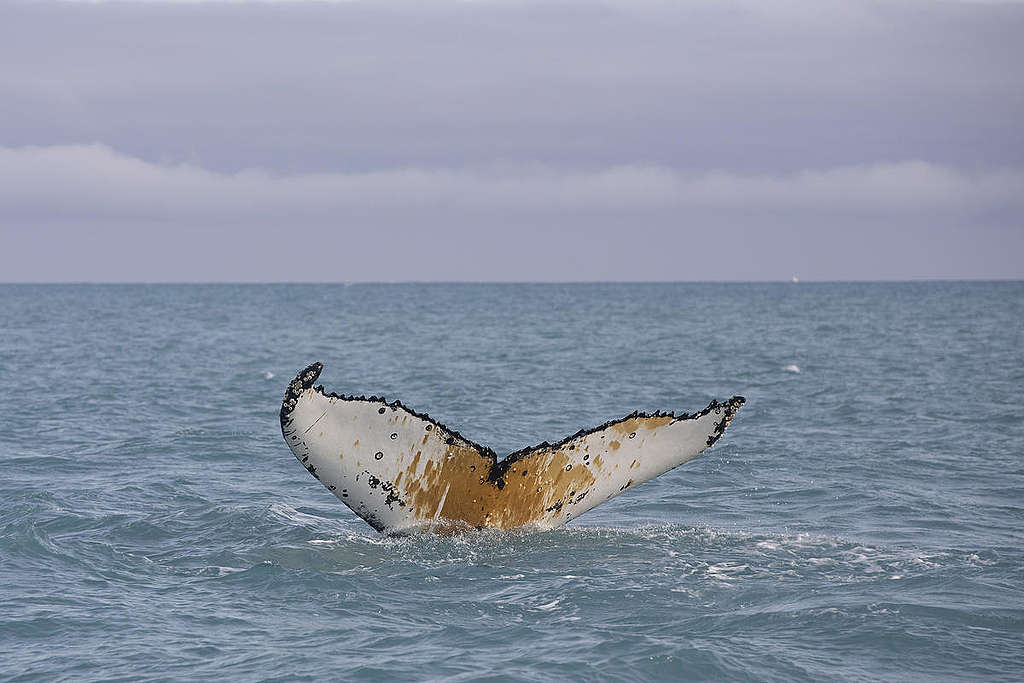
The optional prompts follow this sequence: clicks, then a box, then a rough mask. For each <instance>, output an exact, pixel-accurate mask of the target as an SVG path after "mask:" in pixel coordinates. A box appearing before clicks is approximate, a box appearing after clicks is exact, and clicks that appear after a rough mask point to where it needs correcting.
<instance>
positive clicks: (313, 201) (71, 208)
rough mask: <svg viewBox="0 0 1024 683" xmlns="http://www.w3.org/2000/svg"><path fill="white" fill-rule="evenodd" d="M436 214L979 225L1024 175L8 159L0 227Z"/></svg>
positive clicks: (1021, 197)
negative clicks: (283, 171) (863, 219)
mask: <svg viewBox="0 0 1024 683" xmlns="http://www.w3.org/2000/svg"><path fill="white" fill-rule="evenodd" d="M424 210H431V211H434V212H435V213H437V214H443V215H446V216H450V215H453V214H460V213H462V214H465V213H471V214H481V213H482V214H483V215H485V216H487V215H489V214H494V213H497V212H500V213H502V214H505V215H513V214H520V215H536V214H551V215H567V214H592V213H595V212H609V211H611V212H628V213H630V214H633V215H636V216H637V217H643V216H651V215H654V216H657V215H660V214H662V213H664V212H666V211H670V212H676V213H677V215H682V216H686V215H687V214H689V213H702V212H708V211H711V212H714V213H715V214H718V215H726V214H730V215H735V214H739V215H747V216H751V215H754V216H756V215H758V214H762V213H763V212H766V211H770V212H784V213H787V214H790V215H792V216H793V217H794V218H796V217H799V215H801V214H819V215H820V214H827V215H830V216H834V217H837V216H844V215H851V214H852V215H866V216H874V217H880V216H881V217H885V216H892V217H894V218H899V217H901V216H909V217H911V218H914V219H917V218H920V217H922V216H931V217H932V219H933V220H934V218H935V217H937V216H938V217H944V218H946V219H948V218H949V217H950V216H951V215H955V216H957V217H964V216H967V217H972V216H973V217H975V218H977V214H979V213H982V214H984V213H988V212H992V211H996V212H1004V213H1008V214H1010V215H1013V214H1015V213H1016V212H1024V172H1022V171H989V172H980V173H964V172H961V171H957V170H956V169H952V168H948V167H943V166H938V165H934V164H927V163H924V162H905V163H883V164H875V165H870V166H850V167H842V168H835V169H827V170H822V171H817V170H811V171H802V172H799V173H792V174H784V175H750V174H747V175H742V174H735V173H727V172H722V171H714V172H706V173H700V174H695V173H684V172H680V171H676V170H672V169H669V168H665V167H657V166H619V167H611V168H606V169H594V170H583V171H579V170H576V171H566V170H561V169H552V168H549V167H543V166H525V167H523V166H520V167H491V168H481V169H455V170H452V169H416V168H408V169H397V170H388V171H370V172H363V173H314V174H304V175H274V174H270V173H267V172H266V171H261V170H247V171H241V172H237V173H222V172H216V171H210V170H208V169H203V168H198V167H196V166H192V165H187V164H181V165H176V166H162V165H158V164H153V163H149V162H145V161H142V160H139V159H135V158H131V157H127V156H124V155H120V154H117V153H115V152H114V151H113V150H111V149H109V148H107V147H103V146H99V145H91V146H57V147H28V148H20V149H4V148H0V219H6V220H9V221H18V220H21V221H26V220H41V221H52V220H55V219H59V218H65V217H81V218H87V219H105V220H109V221H129V222H130V221H135V220H139V219H150V220H169V221H182V222H185V221H194V220H210V221H218V222H224V221H228V222H234V221H242V222H245V223H247V224H253V223H254V222H255V223H271V224H272V223H275V222H279V221H281V220H282V219H285V218H287V219H289V220H296V219H301V220H303V221H310V222H318V223H325V222H326V223H332V222H335V221H337V220H338V219H339V218H343V217H344V216H345V215H346V212H351V211H355V212H373V214H374V215H375V216H377V217H379V218H380V219H381V220H394V219H395V217H402V216H406V217H409V216H420V215H422V214H421V213H420V212H422V211H424Z"/></svg>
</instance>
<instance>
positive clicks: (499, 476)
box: [280, 362, 747, 483]
mask: <svg viewBox="0 0 1024 683" xmlns="http://www.w3.org/2000/svg"><path fill="white" fill-rule="evenodd" d="M323 369H324V365H323V363H320V362H316V363H313V364H311V365H308V366H306V368H305V369H303V370H302V371H301V372H299V374H298V375H296V376H295V379H293V380H292V381H291V383H290V384H289V385H288V388H287V389H286V390H285V393H284V399H283V400H282V401H281V415H280V417H281V427H282V429H283V428H284V427H285V422H286V421H287V420H288V416H289V415H291V412H292V410H294V408H295V404H296V402H297V401H298V399H299V396H300V395H301V394H302V392H304V391H306V390H308V389H309V388H310V387H313V384H314V383H315V382H316V380H317V379H318V378H319V377H320V373H321V372H323ZM313 390H314V391H316V392H318V393H319V394H320V395H321V396H324V397H326V398H335V399H338V400H341V401H363V402H367V403H380V404H381V405H384V406H388V407H391V408H401V409H402V410H404V411H405V412H407V413H409V414H410V415H412V416H414V417H418V418H420V419H421V420H426V421H427V422H429V423H430V424H432V425H434V426H435V427H437V428H438V429H441V430H444V432H445V433H446V434H448V435H449V436H450V437H452V438H453V439H459V440H460V441H462V442H463V443H464V444H465V445H467V446H470V447H472V448H474V449H476V451H477V452H478V453H479V454H480V456H481V457H482V458H485V459H489V460H490V461H491V462H490V473H489V475H488V479H490V480H491V481H492V482H495V483H498V482H502V483H504V475H505V473H506V472H507V471H508V468H509V467H510V466H512V465H513V464H515V463H516V462H518V461H519V460H522V459H523V458H526V457H528V456H529V455H531V454H532V453H534V452H535V451H539V450H543V449H545V448H561V447H562V446H564V445H565V444H567V443H569V442H570V441H572V440H574V439H579V438H580V437H584V436H587V435H589V434H593V433H594V432H599V431H601V430H603V429H607V428H608V427H611V426H613V425H616V424H619V423H620V422H625V421H626V420H633V419H636V418H648V417H671V418H672V424H674V423H676V422H681V421H683V420H698V419H700V418H702V417H704V416H705V415H707V414H708V413H711V412H712V411H715V410H718V411H724V413H725V414H724V415H723V417H722V420H721V421H720V422H718V424H716V425H715V431H714V433H713V434H712V435H711V436H709V437H708V441H707V446H706V447H708V448H710V447H711V446H713V445H714V444H715V442H716V441H718V440H719V439H720V438H722V434H724V433H725V430H726V429H727V428H728V427H729V423H730V422H732V418H733V416H735V415H736V411H737V410H739V409H740V406H742V405H743V404H744V403H746V402H747V399H746V398H744V397H743V396H733V397H732V398H730V399H729V400H727V401H721V402H720V401H717V400H714V401H711V403H709V404H708V406H707V407H706V408H704V410H702V411H700V412H699V413H693V414H692V415H691V414H689V413H682V414H680V415H676V414H675V413H674V412H663V411H655V412H653V413H644V412H640V411H638V410H637V411H633V412H632V413H630V414H629V415H626V416H625V417H621V418H619V419H616V420H609V421H608V422H605V423H604V424H600V425H598V426H596V427H590V428H588V429H581V430H579V431H578V432H576V433H575V434H572V435H571V436H567V437H565V438H564V439H562V440H561V441H557V442H555V443H548V442H547V441H542V442H540V443H539V444H537V445H536V446H530V447H529V448H522V449H520V450H518V451H514V452H512V453H509V454H508V455H507V456H505V457H504V458H503V459H502V460H500V461H499V460H498V455H497V453H495V452H494V451H493V450H492V449H491V448H489V447H487V446H484V445H481V444H478V443H477V442H475V441H473V440H472V439H468V438H466V437H465V436H463V435H462V434H460V433H459V432H457V431H456V430H454V429H450V428H449V427H446V426H445V425H444V424H442V423H440V422H438V421H437V420H435V419H434V418H432V417H430V415H427V414H426V413H420V412H417V411H415V410H413V409H412V408H410V407H408V406H406V405H405V404H403V403H402V402H401V401H398V400H395V401H392V402H391V403H388V401H387V399H386V398H384V397H383V396H370V397H366V396H346V395H344V394H335V393H334V392H326V391H324V388H323V385H320V386H316V387H313Z"/></svg>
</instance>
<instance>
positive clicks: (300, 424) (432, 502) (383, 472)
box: [281, 363, 745, 532]
mask: <svg viewBox="0 0 1024 683" xmlns="http://www.w3.org/2000/svg"><path fill="white" fill-rule="evenodd" d="M322 370H323V365H322V364H320V363H313V364H312V365H310V366H309V367H307V368H306V369H305V370H303V371H302V372H300V373H299V374H298V376H296V378H295V379H294V380H292V382H291V383H290V384H289V385H288V389H287V391H286V392H285V395H284V401H283V403H282V405H281V432H282V434H283V435H284V440H285V442H286V443H287V444H288V446H289V447H290V448H291V449H292V453H294V454H295V457H296V458H298V459H299V462H301V463H302V465H303V467H305V468H306V470H307V471H308V472H309V473H310V474H312V475H313V476H314V477H316V478H317V479H318V480H319V481H320V482H321V483H322V484H323V485H324V486H326V487H327V488H328V490H330V491H331V492H332V493H333V494H334V495H335V496H337V497H338V498H339V499H340V500H341V502H343V503H345V504H346V505H348V506H349V507H350V508H351V509H352V511H353V512H355V513H356V514H357V515H359V516H360V517H362V518H363V519H364V520H366V521H367V522H368V523H369V524H370V525H371V526H372V527H373V528H375V529H377V530H378V531H385V532H416V531H429V530H433V531H441V530H457V529H460V528H484V527H489V528H495V529H511V528H516V527H533V528H536V529H551V528H554V527H557V526H561V525H562V524H565V523H566V522H568V521H569V520H571V519H573V518H575V517H578V516H579V515H581V514H583V513H584V512H586V511H587V510H589V509H590V508H592V507H594V506H595V505H598V504H600V503H603V502H604V501H606V500H608V499H610V498H614V497H615V496H617V495H619V494H620V493H622V492H623V491H625V490H627V489H629V488H631V487H633V486H636V485H637V484H641V483H643V482H645V481H647V480H648V479H651V478H653V477H656V476H658V475H659V474H662V473H664V472H667V471H668V470H670V469H672V468H674V467H677V466H679V465H681V464H683V463H684V462H687V461H689V460H692V459H693V458H695V457H697V455H699V454H700V453H701V452H702V451H704V450H705V449H707V448H709V447H710V446H712V445H713V444H714V443H715V442H716V441H717V440H718V439H719V438H720V437H721V436H722V434H723V433H724V432H725V430H726V428H727V427H728V426H729V424H730V423H731V422H732V419H733V417H734V416H735V415H736V411H737V410H739V407H740V406H742V405H743V403H744V401H745V400H744V398H743V397H742V396H733V397H732V398H730V399H729V400H727V401H725V402H721V403H720V402H718V401H712V402H711V403H710V404H709V405H708V407H707V408H705V409H704V410H702V411H700V412H699V413H696V414H694V415H686V414H683V415H678V416H677V415H674V414H672V413H654V414H644V413H633V414H632V415H627V416H626V417H624V418H622V419H619V420H613V421H611V422H608V423H605V424H603V425H601V426H600V427H596V428H594V429H588V430H582V431H580V432H577V433H576V434H574V435H572V436H570V437H568V438H566V439H564V440H562V441H560V442H558V443H556V444H549V443H547V442H544V443H541V444H540V445H538V446H534V447H533V448H527V449H524V450H522V451H518V452H516V453H512V454H511V455H509V456H507V457H506V458H504V459H502V460H498V458H497V456H496V455H495V453H494V451H492V450H491V449H490V448H487V447H486V446H481V445H479V444H476V443H474V442H472V441H470V440H469V439H467V438H465V437H464V436H462V435H461V434H459V433H458V432H456V431H454V430H451V429H448V428H447V427H445V426H444V425H443V424H440V423H439V422H436V421H435V420H432V419H431V418H430V417H429V416H428V415H425V414H422V413H417V412H415V411H413V410H410V409H409V408H407V407H405V406H404V405H402V404H401V403H400V402H398V401H393V402H391V403H388V402H387V401H385V400H384V398H383V397H380V398H378V397H376V396H370V397H369V398H366V397H362V396H358V397H356V396H339V395H337V394H333V393H325V392H324V389H323V387H322V386H314V383H315V382H316V380H317V378H318V377H319V376H320V373H321V371H322Z"/></svg>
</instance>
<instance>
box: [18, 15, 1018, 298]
mask: <svg viewBox="0 0 1024 683" xmlns="http://www.w3.org/2000/svg"><path fill="white" fill-rule="evenodd" d="M1021 35H1024V7H1022V6H1020V5H1018V4H1004V3H945V2H937V1H930V0H920V1H915V0H909V1H907V2H862V1H857V0H855V1H853V2H841V3H838V2H837V3H833V2H829V1H828V0H825V1H823V2H793V1H787V2H774V3H772V2H758V3H755V2H745V1H739V2H729V3H725V2H710V1H708V2H700V1H698V2H680V3H667V2H664V3H662V2H642V1H641V2H631V3H626V2H611V3H578V2H563V3H527V2H473V3H468V2H456V1H454V0H452V1H447V0H445V1H438V2H431V3H415V4H412V3H403V2H350V3H293V2H288V3H269V4H263V3H221V2H207V3H202V2H199V3H159V2H155V3H154V2H145V3H138V2H134V3H133V2H111V3H61V2H37V3H19V2H13V3H6V4H3V5H0V105H2V108H0V281H2V280H67V279H71V280H79V279H84V280H134V279H143V280H166V279H170V280H192V279H198V280H311V279H329V280H365V279H371V280H408V279H414V280H418V279H425V280H451V279H503V280H508V279H517V280H536V279H554V280H575V279H615V280H635V279H640V280H645V279H682V280H691V279H777V278H788V277H789V275H791V274H793V273H799V274H800V275H801V276H802V277H804V278H817V279H850V278H858V279H874V278H915V277H1024V248H1022V247H1024V238H1022V235H1024V199H1022V198H1024V125H1022V124H1021V121H1024V74H1022V70H1021V68H1020V64H1022V63H1024V44H1022V43H1024V41H1021V40H1020V36H1021ZM385 235H386V236H387V237H386V238H385V237H383V236H385ZM723 235H728V236H729V237H728V238H727V239H725V244H727V245H728V249H727V250H722V249H721V247H722V246H723ZM636 239H642V240H645V241H648V242H651V243H655V244H658V245H660V246H659V247H658V248H657V249H656V250H654V251H651V250H650V249H647V250H645V251H646V256H640V255H639V254H638V253H634V252H630V251H629V250H623V248H622V244H623V243H624V241H627V242H628V241H630V240H636ZM282 240H283V244H282ZM197 242H199V243H201V244H202V249H200V250H196V249H194V248H189V245H192V246H194V245H195V244H196V243H197ZM299 245H301V246H302V248H304V249H310V248H312V249H314V250H316V251H317V252H318V253H316V254H315V255H313V256H311V257H310V258H311V259H312V261H311V262H310V263H309V265H310V266H315V268H311V269H310V270H309V271H308V272H297V271H296V269H294V268H293V267H290V266H291V264H290V261H291V259H290V257H289V256H288V249H289V247H292V246H295V247H296V248H298V246H299ZM698 252H699V253H700V257H699V258H698V257H697V255H696V254H697V253H698ZM332 253H333V257H332V256H330V255H329V254H332ZM217 254H222V255H223V254H234V255H236V257H232V258H227V259H225V258H219V259H218V258H216V255H217ZM342 254H344V255H342ZM726 254H728V255H726Z"/></svg>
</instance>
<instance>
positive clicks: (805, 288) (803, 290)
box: [0, 282, 1024, 681]
mask: <svg viewBox="0 0 1024 683" xmlns="http://www.w3.org/2000/svg"><path fill="white" fill-rule="evenodd" d="M314 361H322V362H323V363H324V364H325V366H326V368H325V370H324V373H323V375H322V376H321V380H320V381H321V382H322V383H323V384H324V386H325V388H326V389H328V390H330V391H335V392H338V393H346V394H356V395H359V394H365V395H371V394H373V395H377V396H380V395H384V396H386V397H387V398H388V400H392V399H401V401H402V402H403V403H404V404H405V405H408V406H411V407H412V408H414V409H416V410H418V411H421V412H427V413H429V414H430V415H431V416H432V417H433V418H435V419H437V420H439V421H440V422H443V423H445V424H446V425H447V426H449V427H451V428H453V429H457V430H458V431H460V432H461V433H462V434H464V435H466V436H467V437H468V438H470V439H473V440H474V441H477V442H479V443H483V444H487V445H489V446H491V447H492V448H494V449H495V450H496V451H497V452H498V453H499V454H505V453H509V452H511V451H514V450H517V449H519V448H522V447H525V446H529V445H533V444H536V443H539V442H540V441H544V440H547V441H556V440H558V439H561V438H563V437H565V436H567V435H569V434H572V433H574V432H576V431H577V430H579V429H580V428H583V427H591V426H594V425H597V424H600V423H603V422H605V421H607V420H609V419H613V418H619V417H622V416H624V415H626V414H628V413H630V412H632V411H634V410H643V411H648V412H653V411H656V410H675V411H677V412H679V411H685V412H694V411H696V410H699V409H701V408H703V407H704V406H705V405H707V404H708V402H709V401H711V400H712V399H716V398H717V399H725V398H728V397H730V396H732V395H734V394H740V395H743V396H745V397H746V399H747V404H746V405H745V406H744V407H743V408H742V409H741V410H740V411H739V413H738V415H737V417H736V419H735V421H734V422H733V424H732V426H731V427H730V429H729V431H728V432H727V433H726V434H725V436H724V437H723V438H722V440H721V441H719V442H718V443H717V444H716V445H715V446H714V447H713V448H711V449H710V450H708V451H707V452H705V453H704V454H703V455H701V456H700V457H699V458H697V459H696V460H694V461H692V462H690V463H687V464H685V465H683V466H682V467H680V468H678V469H675V470H672V471H671V472H668V473H666V474H665V475H663V476H661V477H659V478H657V479H654V480H652V481H650V482H648V483H646V484H643V485H641V486H638V487H636V488H635V489H632V490H629V491H626V492H625V493H624V494H623V495H621V496H619V497H618V498H615V499H613V500H611V501H609V502H607V503H605V504H603V505H600V506H598V507H597V508H595V509H594V510H592V511H590V512H589V513H587V514H585V515H583V516H582V517H580V518H579V519H578V520H576V521H574V522H572V523H571V524H570V525H569V526H568V527H566V528H563V529H557V530H553V531H549V532H544V533H526V532H521V531H512V532H494V531H479V532H471V533H467V534H463V535H457V536H427V535H424V536H406V537H389V536H382V535H380V534H378V533H376V532H374V531H373V530H372V529H371V528H370V527H369V526H368V525H367V524H366V523H365V522H363V521H362V520H361V519H359V518H358V517H356V516H355V515H354V514H353V513H352V512H350V511H349V510H348V508H346V507H345V506H344V505H342V504H341V503H340V502H339V501H338V500H337V499H335V498H334V496H333V495H332V494H331V493H329V492H328V491H327V490H326V489H325V488H324V487H323V486H322V485H321V484H320V483H319V482H317V481H316V480H314V479H313V477H311V476H310V475H309V474H308V473H307V472H306V471H305V470H304V469H303V467H302V466H301V465H300V464H299V463H298V462H297V461H296V459H295V458H294V457H293V456H292V454H291V452H290V451H289V449H288V447H287V446H286V445H285V443H284V441H283V439H282V437H281V431H280V425H279V422H278V410H279V408H280V402H281V398H282V396H283V394H284V391H285V388H286V386H287V384H288V382H289V381H290V380H291V379H292V378H293V377H294V375H295V373H296V372H297V371H298V370H300V369H301V368H303V367H305V366H306V365H308V364H310V363H312V362H314ZM0 386H2V387H3V389H2V392H0V408H2V414H3V416H4V419H3V421H2V423H0V597H2V600H0V678H2V679H4V680H14V681H28V680H38V681H59V680H124V681H128V680H132V681H136V680H154V681H155V680H171V679H174V680H177V679H191V680H211V679H220V680H245V681H251V680H325V679H327V680H373V681H377V680H379V681H392V680H394V681H402V680H452V681H470V680H473V681H475V680H489V681H504V680H509V681H551V680H560V679H571V680H584V681H589V680H594V681H604V680H635V681H648V680H735V681H746V680H750V681H800V680H806V681H820V680H836V681H862V680H872V681H873V680H892V681H914V680H979V681H980V680H989V681H1019V680H1021V679H1024V533H1022V525H1024V283H1022V282H993V283H985V282H914V283H870V284H863V283H835V284H829V283H799V284H793V283H779V284H353V285H351V286H345V285H341V284H337V285H335V284H328V285H320V284H301V285H300V284H296V285H162V284H160V285H3V286H0Z"/></svg>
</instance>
